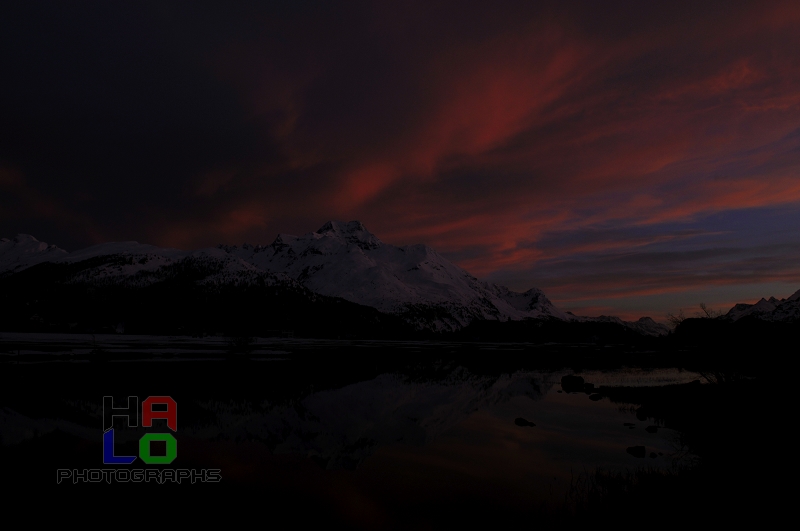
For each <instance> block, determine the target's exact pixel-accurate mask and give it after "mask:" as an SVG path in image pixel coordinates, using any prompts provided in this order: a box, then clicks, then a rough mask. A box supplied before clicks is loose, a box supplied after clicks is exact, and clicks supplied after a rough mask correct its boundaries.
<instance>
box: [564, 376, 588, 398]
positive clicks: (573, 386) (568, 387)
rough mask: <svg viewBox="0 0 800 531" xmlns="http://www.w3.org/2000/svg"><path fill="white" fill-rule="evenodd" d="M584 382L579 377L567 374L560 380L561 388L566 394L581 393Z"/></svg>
mask: <svg viewBox="0 0 800 531" xmlns="http://www.w3.org/2000/svg"><path fill="white" fill-rule="evenodd" d="M584 385H585V382H584V381H583V378H582V377H581V376H575V375H574V374H568V375H566V376H563V377H562V378H561V388H562V389H563V390H564V391H566V392H568V393H582V392H583V389H584Z"/></svg>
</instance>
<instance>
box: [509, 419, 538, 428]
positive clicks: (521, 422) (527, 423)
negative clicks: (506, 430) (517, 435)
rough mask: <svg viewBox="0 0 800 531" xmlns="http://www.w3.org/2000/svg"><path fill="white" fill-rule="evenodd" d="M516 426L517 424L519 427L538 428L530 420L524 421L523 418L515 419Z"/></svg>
mask: <svg viewBox="0 0 800 531" xmlns="http://www.w3.org/2000/svg"><path fill="white" fill-rule="evenodd" d="M514 424H516V425H517V426H523V427H524V426H530V427H533V426H536V424H534V423H533V422H531V421H529V420H526V419H524V418H522V417H517V418H516V419H514Z"/></svg>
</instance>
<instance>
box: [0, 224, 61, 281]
mask: <svg viewBox="0 0 800 531" xmlns="http://www.w3.org/2000/svg"><path fill="white" fill-rule="evenodd" d="M67 254H68V253H67V251H65V250H64V249H61V248H59V247H56V246H55V245H48V244H46V243H44V242H40V241H39V240H37V239H36V238H34V237H33V236H31V235H29V234H19V235H18V236H17V237H16V238H13V239H8V238H2V239H0V275H3V274H9V273H14V272H16V271H22V270H23V269H26V268H28V267H30V266H32V265H36V264H38V263H41V262H48V261H51V260H57V259H59V258H64V257H66V255H67Z"/></svg>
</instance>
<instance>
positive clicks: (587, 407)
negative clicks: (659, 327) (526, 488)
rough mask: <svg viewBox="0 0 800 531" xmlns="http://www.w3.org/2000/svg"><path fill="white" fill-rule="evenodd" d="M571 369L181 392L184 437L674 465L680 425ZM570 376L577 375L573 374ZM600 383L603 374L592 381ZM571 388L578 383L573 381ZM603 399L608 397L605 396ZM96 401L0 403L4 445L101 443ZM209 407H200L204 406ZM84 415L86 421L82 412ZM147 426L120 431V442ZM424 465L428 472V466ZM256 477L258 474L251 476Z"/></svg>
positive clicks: (535, 470)
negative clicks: (588, 387) (258, 393)
mask: <svg viewBox="0 0 800 531" xmlns="http://www.w3.org/2000/svg"><path fill="white" fill-rule="evenodd" d="M565 374H566V373H565V372H564V371H560V372H559V371H555V372H549V371H518V372H515V373H513V374H502V375H499V376H485V375H477V374H473V373H470V372H469V371H467V370H466V369H464V368H456V369H454V370H452V371H451V372H450V373H449V374H447V375H446V376H445V377H442V378H440V379H425V380H421V381H420V380H419V379H413V378H410V377H409V376H407V375H403V374H399V373H387V374H380V375H379V376H377V377H375V378H372V379H369V380H366V381H361V382H357V383H353V384H350V385H345V386H342V387H339V388H336V389H326V390H322V391H318V392H310V393H308V394H306V395H305V396H302V397H295V398H290V399H288V400H287V399H285V398H278V399H275V398H271V399H260V400H258V399H256V400H253V399H241V398H239V397H237V398H228V397H224V396H214V397H211V398H196V399H193V400H192V399H191V398H189V402H187V399H186V397H182V399H181V401H180V407H181V410H182V411H184V410H185V411H195V413H193V414H192V415H191V416H185V415H182V416H181V428H180V431H179V433H178V439H179V441H180V442H181V444H182V445H187V444H188V445H191V444H195V443H196V442H197V441H215V442H219V441H233V442H238V443H241V442H244V441H251V442H258V443H259V444H261V445H263V446H264V447H265V448H266V449H267V450H268V451H269V452H270V453H272V454H274V455H286V454H292V455H298V456H304V457H308V458H312V459H313V460H314V461H315V462H316V463H317V464H318V465H320V466H321V467H322V468H324V469H329V470H333V469H346V470H356V469H359V468H360V467H362V466H363V465H364V464H365V463H369V467H368V468H370V467H371V468H370V469H375V468H376V467H377V468H380V467H383V466H388V465H387V464H386V461H387V460H389V461H392V462H394V463H395V465H394V466H399V465H398V463H401V462H402V463H405V465H404V466H408V467H410V468H411V469H413V468H419V467H422V469H425V467H427V470H428V472H427V473H428V474H433V475H436V476H439V475H441V474H446V472H445V471H447V470H451V471H452V470H458V471H460V473H463V474H466V475H468V476H472V477H479V478H480V477H484V478H485V477H487V476H494V475H496V476H497V477H502V478H512V477H517V476H518V475H520V474H522V475H523V476H525V477H526V478H528V479H529V480H530V481H532V482H533V484H537V483H538V484H540V486H547V488H550V486H549V485H550V483H552V481H553V480H556V481H557V482H558V481H562V482H563V481H564V480H565V479H566V478H568V476H569V474H570V473H571V471H574V470H576V469H583V468H586V467H593V466H604V467H611V468H621V467H626V466H631V465H633V464H637V463H636V461H637V460H636V458H635V457H633V455H632V454H631V453H630V452H626V449H628V448H630V447H637V446H642V447H644V448H645V449H646V452H647V454H648V455H650V454H652V455H656V456H658V458H657V459H652V460H649V461H651V462H649V463H648V464H649V465H652V466H669V465H670V464H671V461H670V459H669V457H670V456H674V455H675V453H676V452H675V448H674V444H673V442H674V439H675V437H674V435H675V434H674V432H672V430H668V429H663V428H662V429H657V427H656V426H655V424H654V423H653V422H652V421H648V420H647V419H641V420H640V419H637V418H636V417H635V416H634V415H633V413H632V410H631V409H630V408H624V407H623V408H620V406H619V405H618V404H613V403H611V402H610V401H609V400H608V399H603V398H602V396H601V395H599V394H596V393H592V394H589V392H562V385H561V381H562V377H564V376H565ZM582 377H583V378H584V380H586V382H587V384H589V383H594V382H597V384H598V385H597V387H599V386H600V385H609V384H611V385H613V384H618V383H625V384H628V385H629V384H631V383H635V384H636V385H640V386H645V385H647V384H648V383H654V384H656V385H663V384H665V383H681V382H685V381H692V380H693V379H695V378H696V377H697V375H696V374H694V373H689V372H687V371H677V370H664V369H661V370H655V371H642V370H640V369H632V370H628V369H625V370H617V371H613V372H586V373H583V374H582ZM567 378H569V376H567ZM592 380H594V382H592ZM564 389H566V390H567V391H574V389H572V388H570V387H569V386H567V387H565V388H564ZM597 397H600V399H599V400H598V399H597ZM100 399H101V397H98V400H97V401H91V400H85V399H76V398H73V397H62V398H60V402H61V404H60V407H61V409H62V411H67V413H62V416H61V417H59V418H53V417H50V416H43V417H40V418H35V417H33V416H26V415H24V414H21V413H19V412H17V411H15V410H14V409H12V408H9V407H4V408H3V409H2V411H0V433H2V444H3V445H6V446H9V445H18V444H23V443H24V442H25V441H27V440H30V439H33V438H35V437H41V436H42V435H44V434H48V433H52V432H55V431H60V432H63V433H66V434H69V435H71V436H74V437H79V438H81V439H84V440H87V441H91V442H96V441H97V440H98V438H99V434H100V433H101V430H100V426H101V425H102V422H101V419H102V410H101V400H100ZM198 411H199V413H197V412H198ZM79 418H83V419H84V420H83V421H82V422H81V421H79V420H78V419H79ZM143 433H145V432H144V431H142V430H141V429H140V430H136V429H120V430H118V432H117V441H118V443H121V444H124V443H126V442H131V441H135V440H138V439H139V438H140V437H141V436H142V434H143ZM422 469H420V470H418V473H420V474H422V473H423V470H422ZM251 479H252V478H251Z"/></svg>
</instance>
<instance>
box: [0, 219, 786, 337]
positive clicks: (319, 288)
mask: <svg viewBox="0 0 800 531" xmlns="http://www.w3.org/2000/svg"><path fill="white" fill-rule="evenodd" d="M0 284H3V285H5V286H7V287H8V288H9V289H5V290H3V291H4V292H6V296H5V299H4V303H5V306H6V307H8V308H18V309H19V310H20V311H22V314H25V315H28V317H27V318H28V320H33V321H34V322H37V321H38V322H40V323H44V322H54V321H70V319H71V318H70V317H69V311H68V310H67V309H65V308H63V307H64V306H69V305H71V304H75V299H76V298H81V297H82V298H86V296H87V295H86V294H92V295H91V297H94V298H95V299H97V297H100V299H97V300H95V302H97V303H98V304H100V305H101V306H103V305H106V306H107V307H108V311H107V312H106V313H109V312H110V314H114V313H115V312H116V313H117V314H119V315H115V316H114V317H113V319H112V317H111V316H110V314H109V319H112V320H114V319H120V320H121V322H120V323H117V324H116V325H115V327H116V328H119V325H122V327H123V328H124V322H125V321H126V320H127V321H131V320H133V321H137V322H138V321H141V317H136V316H133V313H134V308H135V311H136V312H149V313H154V312H155V313H156V314H157V313H158V310H157V309H156V308H155V307H154V306H155V304H156V301H158V304H161V305H164V304H166V305H173V306H174V305H175V304H176V303H175V302H174V301H176V300H178V299H180V300H182V301H184V303H183V304H184V305H183V306H182V308H183V310H182V311H184V312H188V313H191V314H192V315H193V316H194V317H192V318H191V319H194V320H195V321H197V320H198V319H199V320H201V321H204V322H205V323H206V324H205V325H204V326H203V329H204V330H205V332H208V331H209V330H211V329H213V320H214V319H213V315H210V314H209V312H205V314H208V315H205V314H204V315H202V316H198V315H197V313H198V312H200V310H199V307H200V306H203V305H205V306H209V307H210V305H211V301H212V300H213V301H214V302H215V303H217V304H221V305H223V306H225V307H226V308H228V309H229V310H230V308H232V307H236V308H237V309H236V310H235V311H232V310H231V311H228V314H229V315H233V314H236V315H238V316H239V317H240V318H241V319H244V320H246V321H248V322H259V316H260V315H263V316H264V317H265V318H268V319H271V320H272V321H274V322H275V323H280V325H281V327H287V326H288V327H289V328H297V326H298V323H297V321H298V320H300V321H306V322H305V325H306V326H308V327H313V326H315V324H314V323H311V322H310V321H311V320H314V321H320V320H322V321H326V320H327V321H330V322H332V321H335V320H338V322H339V323H340V325H341V324H343V323H344V322H345V321H347V320H348V319H349V320H353V319H355V320H357V321H358V320H361V321H363V324H364V326H367V327H369V326H374V325H375V324H376V323H377V322H378V321H380V322H381V323H382V324H381V326H390V327H394V328H395V329H397V330H398V331H400V330H402V329H404V328H406V329H408V330H414V331H426V332H433V333H437V332H445V333H446V332H454V331H458V330H462V329H464V328H465V327H469V326H470V325H472V324H474V323H478V322H484V321H494V322H507V321H539V322H542V321H547V322H559V323H569V324H571V325H578V324H581V323H586V324H589V323H592V324H595V325H599V326H602V325H608V326H616V327H619V328H620V329H624V330H626V331H627V332H630V333H634V334H639V335H644V336H660V335H665V334H667V333H668V331H669V329H668V328H667V327H666V326H665V325H663V324H660V323H656V322H655V321H653V320H652V319H651V318H649V317H643V318H642V319H639V320H638V321H635V322H627V321H623V320H621V319H619V318H617V317H610V316H601V317H581V316H576V315H573V314H571V313H569V312H565V311H562V310H561V309H559V308H557V307H556V306H555V305H554V304H553V303H552V302H551V301H550V300H549V299H548V298H547V297H546V296H545V294H544V293H543V292H542V291H541V290H539V289H537V288H531V289H529V290H527V291H525V292H522V293H520V292H515V291H512V290H510V289H508V288H507V287H505V286H500V285H497V284H493V283H491V282H486V281H482V280H479V279H477V278H476V277H474V276H472V275H471V274H469V273H468V272H467V271H465V270H463V269H461V268H460V267H458V266H456V265H455V264H453V263H452V262H450V261H449V260H447V259H446V258H444V257H443V256H442V255H440V254H439V253H437V252H436V251H435V250H434V249H432V248H430V247H428V246H426V245H422V244H418V245H407V246H402V247H398V246H394V245H391V244H387V243H384V242H382V241H381V240H380V239H378V237H377V236H375V235H374V234H372V233H371V232H369V231H368V230H367V229H366V228H365V227H364V225H363V224H361V223H360V222H358V221H351V222H347V223H345V222H338V221H330V222H328V223H325V224H324V225H323V226H322V227H321V228H320V229H319V230H317V231H316V232H311V233H308V234H305V235H303V236H293V235H288V234H279V235H278V236H277V238H275V240H274V241H273V242H272V243H271V244H269V245H249V244H244V245H242V246H230V245H219V246H217V247H214V248H205V249H199V250H192V251H184V250H179V249H171V248H162V247H156V246H153V245H146V244H140V243H138V242H116V243H103V244H99V245H94V246H91V247H88V248H86V249H81V250H78V251H73V252H67V251H65V250H64V249H61V248H59V247H57V246H55V245H50V244H47V243H44V242H40V241H38V240H37V239H36V238H34V237H33V236H30V235H24V234H20V235H18V236H17V237H15V238H13V239H8V238H3V239H2V240H0ZM9 290H10V291H9ZM54 294H55V295H54ZM100 294H102V295H100ZM54 297H60V298H58V300H56V299H54ZM91 297H90V298H91ZM114 297H117V298H119V297H121V298H122V299H124V300H125V301H127V302H126V303H125V304H124V305H122V303H120V302H119V301H117V302H115V301H114ZM209 297H210V298H211V299H209ZM276 297H277V299H276ZM101 299H102V300H101ZM278 299H279V300H278ZM43 300H45V302H42V301H43ZM148 300H151V301H152V304H148ZM70 301H72V302H70ZM98 301H100V302H98ZM190 301H194V302H190ZM43 305H44V306H43ZM120 305H122V306H120ZM281 305H284V306H286V307H292V308H294V309H295V311H296V315H294V316H291V318H290V317H289V316H288V314H287V315H282V313H281V311H280V306H281ZM54 307H60V308H61V309H60V310H55V309H54ZM126 307H127V310H126V309H125V308H126ZM329 307H330V308H329ZM31 308H38V309H36V310H31ZM244 308H246V310H247V311H244V310H243V309H244ZM301 308H303V309H301ZM312 308H313V310H312ZM323 308H324V309H323ZM332 308H336V309H335V310H332V311H331V312H329V311H328V310H329V309H332ZM345 309H346V310H345ZM215 311H216V310H215ZM85 312H89V313H92V312H93V310H90V309H85ZM95 313H96V312H95ZM212 313H213V312H212ZM284 313H285V312H284ZM289 313H291V312H289ZM44 314H48V316H49V317H45V316H44ZM56 314H58V315H56ZM123 314H125V315H123ZM312 314H313V315H315V316H316V317H314V318H313V319H311V316H312ZM317 314H319V315H317ZM331 314H333V315H331ZM98 315H99V314H98ZM326 315H327V316H326ZM355 315H358V317H354V316H355ZM745 315H752V316H757V317H759V318H765V319H777V320H781V319H797V318H798V316H800V292H798V293H795V294H794V295H793V296H791V297H789V298H788V299H785V300H780V301H778V300H776V299H774V298H773V299H770V300H768V301H767V300H764V299H762V300H761V301H759V302H758V303H757V304H755V305H744V304H738V305H736V306H735V307H734V308H733V309H732V310H731V311H730V312H729V313H728V315H727V318H728V319H733V320H736V319H739V318H741V317H743V316H745ZM351 318H352V319H351ZM5 319H6V320H9V319H11V320H14V319H16V320H17V322H19V319H18V316H17V315H16V314H9V315H7V316H6V317H5ZM93 319H94V318H93ZM191 319H189V318H188V317H187V319H186V323H185V324H186V326H188V327H189V328H191V325H190V324H189V321H191ZM78 321H80V319H78ZM153 321H154V322H155V317H153ZM109 322H110V321H109ZM370 323H372V324H370ZM387 323H390V324H387ZM78 324H80V323H78ZM301 324H302V323H301ZM69 325H70V326H71V327H74V326H76V325H75V323H74V322H72V323H69ZM340 325H337V326H340ZM0 326H3V325H2V323H0ZM106 326H108V325H107V324H106ZM148 326H150V325H148ZM260 326H262V328H263V326H267V327H268V326H269V325H267V324H263V320H262V324H261V325H260ZM208 327H211V328H208Z"/></svg>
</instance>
